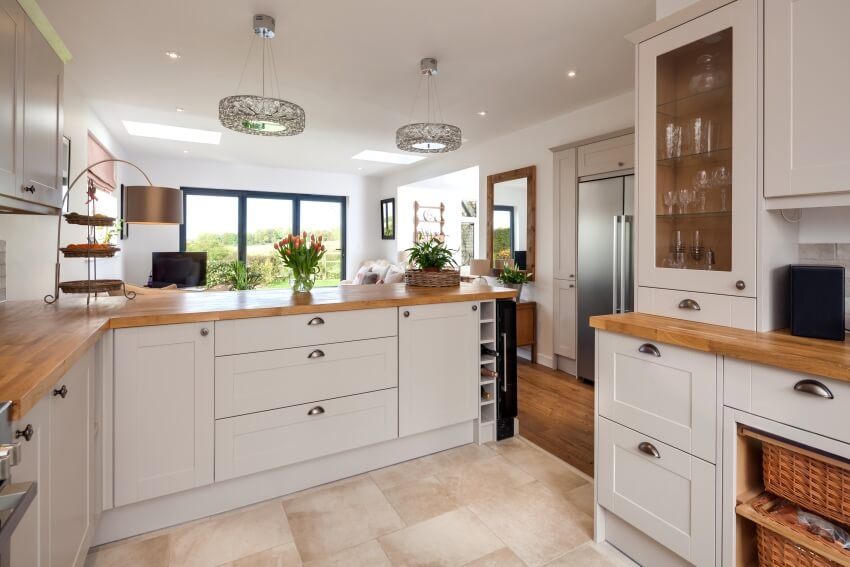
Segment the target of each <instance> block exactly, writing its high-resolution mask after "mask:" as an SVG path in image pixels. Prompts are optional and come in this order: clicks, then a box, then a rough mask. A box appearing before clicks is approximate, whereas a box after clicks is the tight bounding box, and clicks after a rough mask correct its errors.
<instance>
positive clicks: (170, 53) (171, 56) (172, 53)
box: [165, 51, 182, 59]
mask: <svg viewBox="0 0 850 567" xmlns="http://www.w3.org/2000/svg"><path fill="white" fill-rule="evenodd" d="M165 56H166V57H168V58H169V59H180V57H182V55H180V54H179V53H177V52H176V51H166V52H165Z"/></svg>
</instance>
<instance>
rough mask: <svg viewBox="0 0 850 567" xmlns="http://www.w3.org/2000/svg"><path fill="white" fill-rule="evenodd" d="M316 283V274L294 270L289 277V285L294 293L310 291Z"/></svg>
mask: <svg viewBox="0 0 850 567" xmlns="http://www.w3.org/2000/svg"><path fill="white" fill-rule="evenodd" d="M314 285H316V274H315V273H312V272H311V273H306V274H302V273H301V272H297V271H295V270H292V277H291V278H289V286H290V288H291V289H292V291H293V292H294V293H310V290H311V289H313V286H314Z"/></svg>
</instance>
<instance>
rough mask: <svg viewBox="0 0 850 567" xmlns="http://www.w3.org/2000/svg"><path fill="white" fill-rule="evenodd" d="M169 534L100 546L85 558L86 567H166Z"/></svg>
mask: <svg viewBox="0 0 850 567" xmlns="http://www.w3.org/2000/svg"><path fill="white" fill-rule="evenodd" d="M168 550H169V536H168V534H163V535H160V536H157V537H154V538H148V539H143V540H136V541H128V542H125V543H119V544H117V545H111V546H109V547H106V548H102V549H100V550H99V551H97V552H95V553H92V554H91V555H89V556H88V557H87V558H86V567H127V566H129V565H133V567H168V561H169V554H168Z"/></svg>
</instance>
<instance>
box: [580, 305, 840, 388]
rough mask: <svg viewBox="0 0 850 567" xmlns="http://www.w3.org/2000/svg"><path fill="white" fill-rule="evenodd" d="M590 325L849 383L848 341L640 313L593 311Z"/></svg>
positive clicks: (604, 329)
mask: <svg viewBox="0 0 850 567" xmlns="http://www.w3.org/2000/svg"><path fill="white" fill-rule="evenodd" d="M590 325H591V326H592V327H594V328H596V329H599V330H602V331H610V332H613V333H620V334H623V335H631V336H634V337H640V338H642V339H647V340H650V341H658V342H662V343H667V344H671V345H676V346H681V347H685V348H689V349H692V350H696V351H702V352H710V353H714V354H718V355H722V356H726V357H731V358H737V359H741V360H746V361H749V362H756V363H759V364H765V365H768V366H775V367H779V368H784V369H786V370H793V371H797V372H803V373H806V374H814V375H816V376H823V377H825V378H833V379H835V380H843V381H847V382H850V343H848V342H847V341H844V342H841V341H827V340H820V339H808V338H804V337H795V336H792V335H791V334H790V333H789V332H788V331H787V330H781V331H771V332H766V333H758V332H754V331H745V330H741V329H732V328H729V327H722V326H718V325H708V324H705V323H694V322H691V321H684V320H681V319H671V318H668V317H660V316H658V315H648V314H645V313H625V314H620V315H598V316H596V317H591V318H590Z"/></svg>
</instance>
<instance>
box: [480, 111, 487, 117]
mask: <svg viewBox="0 0 850 567" xmlns="http://www.w3.org/2000/svg"><path fill="white" fill-rule="evenodd" d="M478 116H487V111H486V110H479V111H478Z"/></svg>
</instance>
